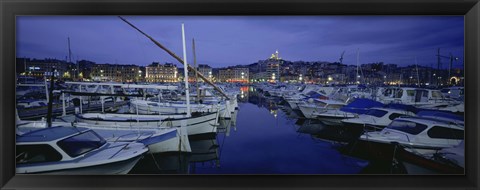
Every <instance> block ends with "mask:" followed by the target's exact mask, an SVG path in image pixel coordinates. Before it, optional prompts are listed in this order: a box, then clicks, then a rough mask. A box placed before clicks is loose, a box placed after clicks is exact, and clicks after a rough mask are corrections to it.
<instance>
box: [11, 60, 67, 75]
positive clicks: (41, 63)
mask: <svg viewBox="0 0 480 190" xmlns="http://www.w3.org/2000/svg"><path fill="white" fill-rule="evenodd" d="M22 61H23V63H17V64H22V65H23V68H22V69H21V70H20V75H23V76H28V77H35V78H43V77H45V73H47V72H52V69H53V68H55V69H56V70H57V76H60V78H71V75H70V72H69V67H70V65H71V64H68V63H67V62H65V61H60V60H56V59H43V60H38V59H33V60H32V59H22Z"/></svg>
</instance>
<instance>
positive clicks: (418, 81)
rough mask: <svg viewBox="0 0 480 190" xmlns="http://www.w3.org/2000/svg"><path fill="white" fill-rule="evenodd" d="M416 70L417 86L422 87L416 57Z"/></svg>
mask: <svg viewBox="0 0 480 190" xmlns="http://www.w3.org/2000/svg"><path fill="white" fill-rule="evenodd" d="M415 68H416V69H417V83H418V84H417V85H418V86H420V76H419V75H418V63H417V56H415Z"/></svg>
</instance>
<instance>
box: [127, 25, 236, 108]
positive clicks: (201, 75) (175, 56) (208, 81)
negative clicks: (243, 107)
mask: <svg viewBox="0 0 480 190" xmlns="http://www.w3.org/2000/svg"><path fill="white" fill-rule="evenodd" d="M119 18H120V19H121V20H122V21H123V22H125V23H127V24H128V25H130V26H131V27H132V28H134V29H135V30H137V31H138V32H140V33H141V34H143V35H144V36H145V37H147V38H148V39H150V41H152V42H153V43H154V44H155V45H157V46H158V47H159V48H161V49H163V50H164V51H165V52H167V53H168V54H170V55H171V56H172V57H173V58H175V59H176V60H177V61H178V62H180V63H182V64H184V61H183V60H182V59H181V58H180V57H178V56H177V55H175V53H173V52H172V51H170V50H169V49H167V48H166V47H165V46H163V45H162V44H160V43H159V42H158V41H156V40H155V39H153V38H152V37H151V36H149V35H148V34H146V33H145V32H143V31H141V30H140V29H139V28H137V27H136V26H135V25H133V24H132V23H130V22H128V21H127V20H125V19H124V18H123V17H121V16H119ZM185 67H187V68H189V69H190V70H194V69H195V68H193V67H192V66H189V65H188V64H185ZM198 76H199V77H200V78H201V79H203V81H205V82H206V83H207V84H209V85H211V86H213V88H214V89H215V90H216V91H218V92H219V93H220V94H222V95H223V96H224V97H225V98H226V99H227V100H229V99H230V97H229V96H228V95H227V94H225V92H223V90H222V89H220V88H218V86H216V85H215V84H213V82H212V81H210V80H209V79H207V78H206V77H205V76H203V74H201V73H198Z"/></svg>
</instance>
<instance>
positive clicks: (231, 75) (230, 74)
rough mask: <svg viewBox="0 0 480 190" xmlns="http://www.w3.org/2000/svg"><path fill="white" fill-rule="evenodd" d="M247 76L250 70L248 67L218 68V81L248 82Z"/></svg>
mask: <svg viewBox="0 0 480 190" xmlns="http://www.w3.org/2000/svg"><path fill="white" fill-rule="evenodd" d="M249 76H250V72H249V70H248V68H243V67H235V68H228V69H220V70H219V71H218V81H219V82H232V83H237V82H238V83H248V82H249Z"/></svg>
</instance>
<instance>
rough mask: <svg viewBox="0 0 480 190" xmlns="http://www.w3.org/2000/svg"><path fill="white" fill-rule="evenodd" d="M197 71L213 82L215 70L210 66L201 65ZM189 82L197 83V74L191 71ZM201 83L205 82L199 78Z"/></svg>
mask: <svg viewBox="0 0 480 190" xmlns="http://www.w3.org/2000/svg"><path fill="white" fill-rule="evenodd" d="M197 71H198V73H199V74H201V75H203V76H204V77H205V78H207V79H208V80H210V81H212V80H213V78H214V77H213V69H212V67H210V66H209V65H205V64H199V65H198V67H197ZM188 77H189V78H188V81H190V82H193V81H195V72H193V71H190V70H189V72H188ZM198 81H199V82H203V80H202V79H201V78H200V77H199V78H198Z"/></svg>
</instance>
